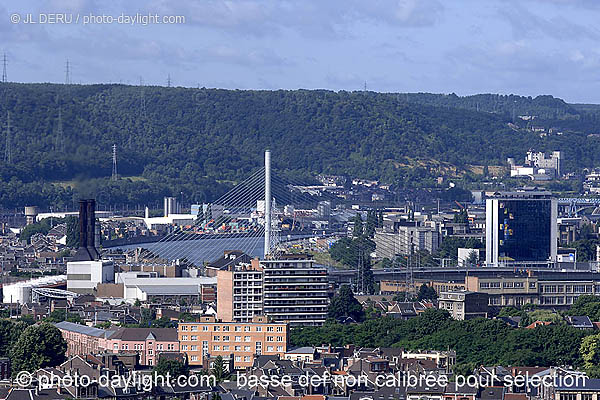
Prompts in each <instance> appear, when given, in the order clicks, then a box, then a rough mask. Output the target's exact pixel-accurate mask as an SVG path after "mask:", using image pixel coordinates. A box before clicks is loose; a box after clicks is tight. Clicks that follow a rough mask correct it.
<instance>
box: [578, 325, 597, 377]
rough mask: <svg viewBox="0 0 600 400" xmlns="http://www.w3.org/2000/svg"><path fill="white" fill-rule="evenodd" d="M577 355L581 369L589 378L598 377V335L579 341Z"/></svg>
mask: <svg viewBox="0 0 600 400" xmlns="http://www.w3.org/2000/svg"><path fill="white" fill-rule="evenodd" d="M579 353H580V354H581V358H582V359H583V367H584V368H585V372H586V373H587V374H588V376H589V377H590V378H599V377H600V334H598V335H590V336H586V337H584V338H583V339H582V340H581V346H580V347H579Z"/></svg>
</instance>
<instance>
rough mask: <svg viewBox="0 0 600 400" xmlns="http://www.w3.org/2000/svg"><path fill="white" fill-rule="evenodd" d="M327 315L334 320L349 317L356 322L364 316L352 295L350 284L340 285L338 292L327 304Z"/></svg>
mask: <svg viewBox="0 0 600 400" xmlns="http://www.w3.org/2000/svg"><path fill="white" fill-rule="evenodd" d="M327 317H328V318H332V319H336V320H337V319H338V318H340V317H351V318H353V319H354V320H355V321H357V322H360V321H362V320H363V319H364V318H365V311H364V310H363V308H362V306H361V305H360V303H359V302H358V300H356V298H355V297H354V293H352V289H350V286H348V285H342V287H340V290H339V292H338V293H337V294H336V295H335V296H333V298H332V299H331V303H330V304H329V309H328V312H327Z"/></svg>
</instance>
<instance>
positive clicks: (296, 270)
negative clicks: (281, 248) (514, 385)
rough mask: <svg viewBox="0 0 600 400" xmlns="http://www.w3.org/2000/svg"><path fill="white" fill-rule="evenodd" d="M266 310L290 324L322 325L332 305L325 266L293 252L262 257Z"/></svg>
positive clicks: (270, 314) (268, 314) (265, 311)
mask: <svg viewBox="0 0 600 400" xmlns="http://www.w3.org/2000/svg"><path fill="white" fill-rule="evenodd" d="M260 264H261V265H262V266H263V268H264V272H263V273H264V277H263V298H264V300H263V311H264V314H265V315H267V316H269V317H270V318H272V319H273V320H274V321H282V322H288V323H289V324H290V325H291V326H300V325H317V326H318V325H323V323H325V320H326V319H327V308H328V307H329V279H328V275H327V268H326V267H325V266H315V265H314V261H313V260H312V259H310V258H308V257H305V258H302V257H296V256H293V255H290V256H285V257H281V258H279V259H276V260H262V261H261V262H260Z"/></svg>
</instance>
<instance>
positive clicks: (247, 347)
mask: <svg viewBox="0 0 600 400" xmlns="http://www.w3.org/2000/svg"><path fill="white" fill-rule="evenodd" d="M244 351H252V350H250V346H244Z"/></svg>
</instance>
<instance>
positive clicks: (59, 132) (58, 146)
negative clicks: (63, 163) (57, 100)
mask: <svg viewBox="0 0 600 400" xmlns="http://www.w3.org/2000/svg"><path fill="white" fill-rule="evenodd" d="M55 140H56V143H55V146H54V149H55V151H59V152H61V153H64V152H65V138H64V133H63V122H62V108H59V109H58V126H57V128H56V138H55Z"/></svg>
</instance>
